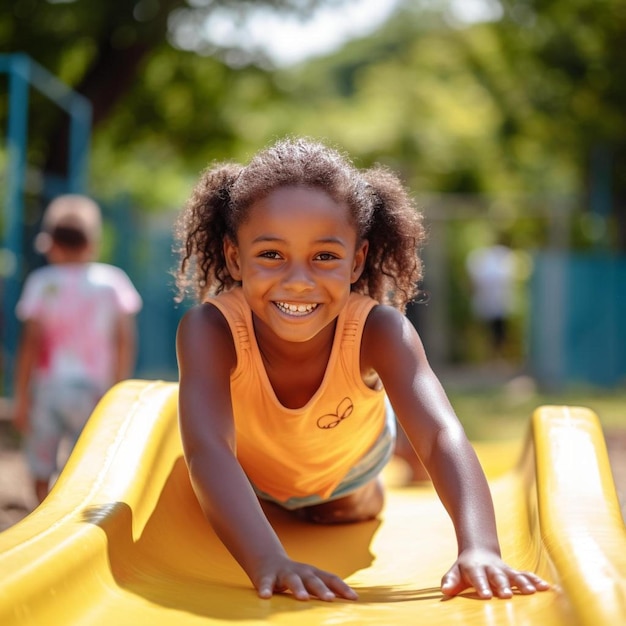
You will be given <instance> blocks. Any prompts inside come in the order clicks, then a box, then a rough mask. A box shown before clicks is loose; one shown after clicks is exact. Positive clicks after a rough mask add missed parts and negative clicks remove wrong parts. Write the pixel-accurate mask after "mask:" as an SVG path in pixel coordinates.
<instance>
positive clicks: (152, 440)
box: [0, 381, 626, 626]
mask: <svg viewBox="0 0 626 626" xmlns="http://www.w3.org/2000/svg"><path fill="white" fill-rule="evenodd" d="M176 409H177V386H176V385H175V384H173V383H164V382H148V381H128V382H125V383H122V384H120V385H118V386H117V387H115V388H113V389H112V390H111V391H110V392H109V393H108V395H107V396H106V397H105V398H104V399H103V400H102V402H101V403H100V404H99V406H98V407H97V408H96V410H95V412H94V414H93V416H92V418H91V420H90V422H89V424H88V425H87V427H86V429H85V431H84V433H83V435H82V436H81V439H80V441H79V443H78V445H77V447H76V449H75V451H74V453H73V454H72V456H71V458H70V460H69V462H68V464H67V466H66V468H65V470H64V471H63V473H62V474H61V476H60V478H59V480H58V481H57V484H56V485H55V487H54V489H53V491H52V493H51V494H50V496H49V497H48V499H46V501H45V502H44V503H43V504H42V505H41V506H40V507H39V508H38V509H37V510H36V511H35V512H34V513H33V514H31V515H30V516H29V517H27V518H26V519H25V520H23V521H22V522H20V523H18V524H17V525H15V526H14V527H12V528H10V529H8V530H6V531H5V532H3V533H0V624H2V626H13V625H17V624H36V625H42V626H69V625H72V624H81V625H82V624H107V625H108V626H124V625H132V626H144V625H150V626H160V625H163V624H167V625H168V626H169V625H175V626H186V625H188V624H189V625H191V624H205V625H218V624H231V625H232V624H236V625H237V626H250V625H253V624H266V623H270V624H285V625H288V626H313V625H322V624H324V625H328V626H330V625H332V626H341V625H347V624H351V625H354V626H357V625H358V626H366V625H367V624H372V625H374V624H375V625H377V626H380V625H387V624H389V625H390V624H394V625H402V624H411V625H416V624H418V625H421V626H429V625H430V626H433V625H436V624H441V625H445V626H452V625H455V624H459V625H472V624H485V625H491V624H493V625H497V626H504V625H521V624H523V625H524V626H528V625H534V624H536V625H537V626H551V625H557V624H558V625H561V624H562V625H564V626H572V625H576V624H580V625H587V624H588V625H593V626H599V625H607V626H617V625H620V624H626V530H625V527H624V523H623V520H622V517H621V513H620V508H619V504H618V501H617V497H616V492H615V487H614V484H613V480H612V476H611V470H610V467H609V462H608V457H607V454H606V448H605V444H604V439H603V436H602V432H601V429H600V426H599V423H598V420H597V418H596V416H595V415H594V414H593V413H592V412H590V411H589V410H587V409H582V408H575V407H542V408H540V409H538V410H537V411H536V412H535V414H534V416H533V417H532V420H531V427H530V429H529V435H528V438H527V440H526V441H525V442H519V443H517V444H515V445H512V444H497V445H495V446H491V447H488V446H484V447H483V446H479V445H477V449H478V452H479V454H480V455H481V459H482V461H483V464H484V467H485V470H486V472H487V474H488V476H489V479H490V485H491V488H492V491H493V496H494V501H495V504H496V510H497V517H498V524H499V531H500V539H501V543H502V547H503V552H504V557H505V559H507V560H508V561H509V562H510V563H511V564H512V565H514V566H516V567H519V568H523V569H532V570H536V571H537V572H538V573H539V574H540V575H541V576H543V577H545V578H546V579H548V580H550V581H551V582H552V583H553V584H554V588H553V589H552V590H551V591H548V592H544V593H537V594H535V595H533V596H521V595H515V596H514V597H513V598H512V599H511V600H496V599H494V600H490V601H484V600H479V599H477V598H476V596H475V595H474V594H472V593H466V594H463V595H462V596H460V597H457V598H454V599H445V598H444V597H443V596H442V594H441V593H440V591H439V582H440V578H441V576H442V575H443V573H444V572H445V571H446V570H447V568H448V567H449V566H450V565H451V563H452V562H453V560H454V557H455V539H454V533H453V528H452V525H451V523H450V521H449V520H448V517H447V515H446V513H445V511H444V509H443V507H442V505H441V504H440V502H439V500H438V498H437V496H436V494H435V492H434V491H433V489H432V487H430V486H429V485H426V486H412V487H401V486H395V487H394V486H393V484H391V485H390V486H389V489H388V499H387V505H386V508H385V511H384V514H383V516H382V518H381V519H380V520H378V521H372V522H368V523H362V524H353V525H345V526H334V527H325V526H315V525H310V524H307V523H305V522H302V521H298V520H296V519H294V518H293V517H291V516H290V515H289V514H287V513H285V512H282V511H278V510H273V509H272V510H268V515H269V516H270V518H271V520H272V523H273V524H274V526H275V528H276V529H277V532H278V533H279V535H280V537H281V538H282V540H283V542H284V544H285V545H286V547H287V550H288V552H289V553H290V554H291V556H292V557H293V558H296V559H299V560H303V561H308V562H311V563H313V564H315V565H317V566H319V567H321V568H324V569H327V570H330V571H333V572H335V573H337V574H339V575H341V576H342V577H344V578H345V579H346V580H347V581H348V582H349V584H351V585H352V586H353V587H354V588H355V589H356V590H357V591H358V593H359V596H360V598H359V600H358V601H356V602H348V601H335V602H332V603H324V602H320V601H316V600H312V601H309V602H298V601H296V600H294V599H293V598H291V597H289V596H288V595H278V596H274V597H273V598H272V599H270V600H261V599H259V598H258V597H257V596H256V594H255V592H254V590H253V589H252V587H251V585H250V583H249V581H248V579H247V578H246V576H245V575H244V573H243V572H242V570H241V569H240V568H239V566H238V565H237V564H236V563H235V561H234V560H233V559H232V557H231V556H230V555H229V554H228V552H227V551H226V550H225V549H224V547H223V546H222V545H221V543H220V542H219V540H218V539H217V538H216V536H215V535H214V533H213V532H212V530H211V527H210V526H209V524H208V523H207V522H206V521H205V520H204V518H203V516H202V513H201V511H200V509H199V506H198V504H197V502H196V500H195V497H194V494H193V492H192V490H191V487H190V484H189V480H188V477H187V471H186V467H185V463H184V460H183V458H182V452H181V446H180V441H179V435H178V430H177V416H176ZM392 479H393V476H391V473H390V474H389V475H388V476H387V480H388V482H389V483H392V482H393V481H392Z"/></svg>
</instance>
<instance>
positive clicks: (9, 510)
mask: <svg viewBox="0 0 626 626" xmlns="http://www.w3.org/2000/svg"><path fill="white" fill-rule="evenodd" d="M0 404H1V401H0ZM2 413H3V411H2V407H1V406H0V415H1V414H2ZM605 436H606V442H607V448H608V451H609V458H610V461H611V466H612V469H613V476H614V480H615V485H616V488H617V492H618V497H619V499H620V504H621V508H622V515H623V516H624V519H626V429H623V430H622V429H620V430H617V429H616V430H611V431H608V432H606V433H605ZM35 505H36V501H35V496H34V493H33V491H32V486H31V481H30V477H29V475H28V470H27V468H26V465H25V463H24V458H23V456H22V454H21V452H20V449H19V440H18V437H17V435H16V433H15V432H14V430H13V428H12V426H11V424H10V423H9V421H8V420H7V419H6V418H5V419H0V531H2V530H5V529H7V528H9V527H10V526H11V525H13V524H15V523H16V522H18V521H19V520H21V519H22V518H24V517H25V516H26V515H28V513H29V512H30V511H32V510H33V508H34V507H35Z"/></svg>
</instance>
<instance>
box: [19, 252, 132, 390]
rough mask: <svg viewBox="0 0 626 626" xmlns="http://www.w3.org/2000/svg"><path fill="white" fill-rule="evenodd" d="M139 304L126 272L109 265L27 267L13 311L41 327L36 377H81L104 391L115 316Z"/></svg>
mask: <svg viewBox="0 0 626 626" xmlns="http://www.w3.org/2000/svg"><path fill="white" fill-rule="evenodd" d="M141 306H142V300H141V296H140V295H139V293H138V292H137V290H136V289H135V287H134V285H133V284H132V282H131V280H130V278H129V277H128V275H127V274H126V273H125V272H124V271H123V270H121V269H120V268H118V267H115V266H113V265H108V264H106V263H77V264H58V265H48V266H46V267H42V268H40V269H37V270H35V271H33V272H32V273H31V274H30V275H29V276H28V278H27V279H26V283H25V285H24V290H23V292H22V295H21V297H20V300H19V302H18V303H17V307H16V314H17V317H18V318H19V319H20V320H22V321H26V320H29V319H32V320H36V321H38V322H39V323H40V324H41V326H42V331H43V339H42V340H43V349H42V351H41V354H40V359H39V362H38V363H37V366H36V369H35V377H36V380H38V381H41V382H43V381H49V382H53V383H66V382H79V381H85V382H89V383H91V384H93V385H95V386H96V387H99V388H101V389H102V391H104V390H106V389H107V388H108V387H110V385H111V384H112V383H113V359H114V356H115V355H114V342H113V338H114V337H113V335H114V329H115V325H116V320H117V319H118V317H119V316H120V315H129V314H130V315H133V314H136V313H137V312H138V311H139V310H140V309H141Z"/></svg>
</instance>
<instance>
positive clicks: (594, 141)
mask: <svg viewBox="0 0 626 626" xmlns="http://www.w3.org/2000/svg"><path fill="white" fill-rule="evenodd" d="M501 4H502V7H503V11H504V15H503V17H502V19H501V20H500V21H498V22H496V23H494V24H493V25H492V30H493V32H494V34H495V35H496V37H497V40H498V48H497V49H498V54H499V56H500V58H501V60H502V61H501V62H502V65H503V66H505V67H506V68H507V70H508V72H509V73H510V76H511V77H514V82H515V83H516V85H517V86H516V87H515V88H514V90H513V93H515V94H518V95H519V94H520V92H522V91H523V94H524V96H523V104H522V106H520V107H518V106H508V107H507V115H506V118H505V123H504V124H503V125H502V127H501V133H500V135H501V139H502V141H503V142H504V143H505V144H506V145H508V146H514V145H515V144H516V143H518V142H519V141H520V137H522V136H526V137H528V136H534V137H535V139H536V140H537V141H540V142H541V145H542V147H543V150H544V151H545V152H546V153H548V154H550V155H552V157H553V158H557V159H559V160H561V161H566V160H569V161H570V162H571V163H572V165H573V167H574V169H575V171H576V174H577V176H576V178H577V180H578V181H579V184H580V188H581V192H582V193H583V196H584V197H585V198H586V205H587V208H588V209H589V210H590V211H591V212H592V213H595V214H596V215H597V216H599V218H600V219H601V220H604V219H605V218H606V217H609V216H611V219H612V220H614V223H615V226H616V227H615V228H610V227H606V228H605V234H606V237H605V239H604V243H605V244H606V245H614V246H615V247H617V248H619V249H621V250H625V249H626V118H625V117H624V110H626V47H625V46H624V41H626V5H625V4H624V3H623V2H622V1H621V0H602V1H601V2H597V1H594V0H501ZM492 60H493V57H492ZM482 67H483V69H485V68H486V65H484V64H483V65H482ZM501 95H502V96H503V101H504V100H507V96H506V95H505V94H501ZM514 102H519V100H516V101H513V100H512V99H511V98H510V97H509V98H508V104H509V105H512V104H514ZM529 111H530V112H532V116H529V115H528V112H529ZM609 223H610V222H609ZM610 232H612V233H614V238H613V241H611V239H610V238H609V236H608V235H609V233H610ZM600 243H601V242H600Z"/></svg>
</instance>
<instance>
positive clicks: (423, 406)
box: [361, 306, 548, 598]
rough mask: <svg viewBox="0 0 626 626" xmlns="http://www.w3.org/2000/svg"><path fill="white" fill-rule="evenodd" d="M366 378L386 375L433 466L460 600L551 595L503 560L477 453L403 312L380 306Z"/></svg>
mask: <svg viewBox="0 0 626 626" xmlns="http://www.w3.org/2000/svg"><path fill="white" fill-rule="evenodd" d="M361 366H362V369H363V371H367V370H368V369H374V370H375V371H376V372H377V373H378V375H379V376H380V378H381V380H382V382H383V385H384V386H385V390H386V392H387V394H388V396H389V399H390V401H391V404H392V406H393V408H394V411H395V413H396V415H397V417H398V420H399V422H400V424H401V426H402V428H403V429H404V431H405V433H406V435H407V437H408V438H409V440H410V442H411V444H412V446H413V448H414V449H415V451H416V453H417V454H418V456H419V457H420V459H421V461H422V463H423V464H424V466H425V467H426V469H427V471H428V473H429V475H430V477H431V479H432V482H433V485H434V487H435V489H436V491H437V493H438V495H439V497H440V499H441V501H442V503H443V505H444V507H445V508H446V510H447V511H448V514H449V515H450V517H451V519H452V522H453V524H454V528H455V532H456V537H457V544H458V558H457V560H456V562H455V563H454V565H453V566H452V567H451V568H450V570H449V571H448V572H447V573H446V575H445V576H444V577H443V580H442V591H443V593H445V594H446V595H456V594H458V593H460V592H461V591H463V590H464V589H467V588H468V587H474V589H476V591H477V593H478V594H479V595H480V596H481V597H483V598H490V597H491V596H492V595H493V594H494V593H495V594H496V595H497V596H499V597H501V598H508V597H511V596H512V593H513V592H512V587H517V589H518V590H519V591H520V592H521V593H534V592H535V591H536V590H543V589H547V588H548V584H547V583H545V582H544V581H543V580H541V579H540V578H539V577H538V576H536V575H535V574H532V573H529V572H520V571H517V570H514V569H513V568H511V567H509V566H508V565H506V564H505V563H504V562H503V561H502V560H501V558H500V545H499V542H498V535H497V531H496V521H495V514H494V508H493V502H492V499H491V494H490V491H489V486H488V484H487V479H486V478H485V475H484V473H483V471H482V468H481V466H480V463H479V461H478V458H477V457H476V454H475V452H474V449H473V447H472V446H471V444H470V442H469V441H468V439H467V437H466V435H465V432H464V430H463V427H462V425H461V424H460V422H459V420H458V418H457V417H456V415H455V413H454V410H453V408H452V406H451V405H450V402H449V401H448V399H447V397H446V394H445V392H444V390H443V388H442V386H441V383H440V382H439V380H438V379H437V377H436V375H435V374H434V372H433V371H432V369H431V368H430V366H429V364H428V361H427V359H426V355H425V353H424V348H423V346H422V343H421V341H420V339H419V336H418V334H417V332H416V331H415V329H414V328H413V326H412V324H411V323H410V322H409V320H408V319H407V318H406V317H404V316H403V315H401V314H400V313H399V312H398V311H397V310H395V309H392V308H389V307H382V306H378V307H376V308H375V309H374V310H373V311H372V313H371V314H370V316H369V318H368V320H367V323H366V326H365V331H364V335H363V343H362V348H361Z"/></svg>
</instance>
